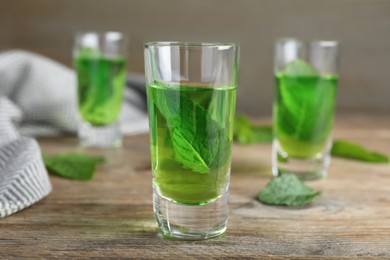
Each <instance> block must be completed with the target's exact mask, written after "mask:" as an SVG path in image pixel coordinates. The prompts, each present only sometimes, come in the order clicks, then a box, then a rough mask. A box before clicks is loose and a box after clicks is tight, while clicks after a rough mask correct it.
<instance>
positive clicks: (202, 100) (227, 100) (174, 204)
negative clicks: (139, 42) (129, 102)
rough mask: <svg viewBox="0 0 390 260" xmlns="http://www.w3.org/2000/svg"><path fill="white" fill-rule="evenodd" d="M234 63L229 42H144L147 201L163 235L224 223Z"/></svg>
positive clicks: (216, 228) (196, 233) (199, 231)
mask: <svg viewBox="0 0 390 260" xmlns="http://www.w3.org/2000/svg"><path fill="white" fill-rule="evenodd" d="M238 61H239V47H238V46H237V45H235V44H220V43H177V42H152V43H147V44H146V45H145V75H146V83H147V98H148V112H149V126H150V150H151V160H152V171H153V188H154V196H153V206H154V214H155V217H156V220H157V222H158V226H159V229H160V231H161V232H162V234H163V235H164V236H166V237H173V238H181V239H206V238H210V237H214V236H217V235H219V234H222V233H223V232H224V231H225V229H226V225H227V218H228V205H227V202H228V186H229V179H230V163H231V149H232V139H233V122H234V114H235V107H236V91H237V79H238Z"/></svg>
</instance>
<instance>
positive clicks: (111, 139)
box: [78, 122, 122, 148]
mask: <svg viewBox="0 0 390 260" xmlns="http://www.w3.org/2000/svg"><path fill="white" fill-rule="evenodd" d="M78 136H79V140H80V145H81V146H82V147H98V148H119V147H121V146H122V134H121V132H120V127H119V123H117V122H116V123H113V124H110V125H105V126H93V125H91V124H90V123H88V122H81V123H80V125H79V130H78Z"/></svg>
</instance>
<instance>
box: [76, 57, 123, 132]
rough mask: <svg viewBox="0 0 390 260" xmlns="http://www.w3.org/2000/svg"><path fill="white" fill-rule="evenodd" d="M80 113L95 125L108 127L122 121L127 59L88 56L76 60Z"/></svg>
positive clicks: (84, 118)
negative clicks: (120, 118) (121, 111)
mask: <svg viewBox="0 0 390 260" xmlns="http://www.w3.org/2000/svg"><path fill="white" fill-rule="evenodd" d="M75 66H76V70H77V81H78V102H79V110H80V114H81V116H82V118H83V120H85V121H87V122H89V123H90V124H92V125H96V126H99V125H108V124H110V123H113V122H115V121H116V120H117V119H118V116H119V112H120V109H121V104H122V99H123V88H124V85H125V78H126V62H125V59H124V58H104V57H86V56H83V55H80V56H79V57H77V58H76V60H75Z"/></svg>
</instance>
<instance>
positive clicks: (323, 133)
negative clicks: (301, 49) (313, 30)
mask: <svg viewBox="0 0 390 260" xmlns="http://www.w3.org/2000/svg"><path fill="white" fill-rule="evenodd" d="M275 80H276V91H275V95H276V97H275V100H276V102H275V103H274V127H275V134H276V136H277V139H278V142H279V146H280V148H281V149H282V150H283V152H284V153H286V154H287V156H288V157H293V158H300V159H309V158H315V157H318V156H321V155H322V153H323V152H324V151H325V149H326V146H327V145H328V141H329V137H330V133H331V130H332V126H333V121H334V109H335V99H336V92H337V81H338V77H337V76H336V75H318V73H317V72H316V71H315V70H314V68H312V67H310V65H308V64H306V63H305V62H304V61H301V60H296V61H295V62H292V63H291V64H290V65H288V66H287V67H286V69H285V70H284V71H283V72H281V73H277V74H276V76H275Z"/></svg>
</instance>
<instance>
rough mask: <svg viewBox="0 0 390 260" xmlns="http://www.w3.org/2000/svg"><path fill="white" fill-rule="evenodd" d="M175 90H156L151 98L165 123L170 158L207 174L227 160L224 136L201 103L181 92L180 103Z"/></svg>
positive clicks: (226, 137) (227, 142) (225, 135)
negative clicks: (170, 150) (169, 145)
mask: <svg viewBox="0 0 390 260" xmlns="http://www.w3.org/2000/svg"><path fill="white" fill-rule="evenodd" d="M177 91H178V90H177V89H176V90H165V91H160V92H159V94H157V95H155V96H154V97H153V100H154V103H155V104H156V106H157V108H158V110H159V111H160V112H161V114H162V115H163V116H164V118H165V119H166V121H167V124H168V128H169V131H170V135H171V139H172V146H173V150H174V158H173V159H174V160H176V161H177V162H179V163H180V164H181V165H182V167H183V168H185V169H190V170H193V171H195V172H199V173H209V172H210V171H211V170H212V169H216V168H218V167H220V166H221V165H224V164H225V163H226V162H227V160H228V159H229V156H230V153H231V152H230V150H231V149H230V145H229V144H230V142H229V140H228V135H227V134H226V130H225V129H224V128H222V127H220V126H219V125H218V123H217V122H216V121H215V120H214V119H213V118H212V117H211V115H210V114H209V112H208V110H206V109H205V108H204V107H203V106H201V105H199V104H198V103H196V102H193V101H192V100H191V99H189V98H188V97H186V96H185V95H183V94H180V102H177V101H178V94H177ZM213 98H214V97H213ZM203 99H204V98H203ZM203 99H202V101H201V103H203V102H204V100H203ZM178 106H179V107H178Z"/></svg>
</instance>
